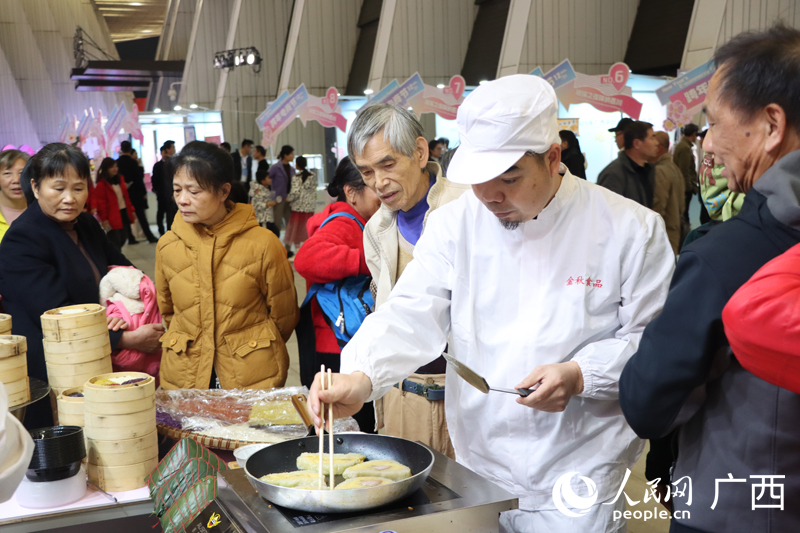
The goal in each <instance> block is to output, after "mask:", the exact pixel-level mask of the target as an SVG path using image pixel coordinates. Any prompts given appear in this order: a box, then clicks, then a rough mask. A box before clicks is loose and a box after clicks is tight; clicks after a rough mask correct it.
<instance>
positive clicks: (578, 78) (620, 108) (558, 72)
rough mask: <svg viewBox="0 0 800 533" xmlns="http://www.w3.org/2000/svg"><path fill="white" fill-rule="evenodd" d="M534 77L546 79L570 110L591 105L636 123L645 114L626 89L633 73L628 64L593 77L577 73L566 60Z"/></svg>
mask: <svg viewBox="0 0 800 533" xmlns="http://www.w3.org/2000/svg"><path fill="white" fill-rule="evenodd" d="M531 74H532V75H534V76H540V77H542V78H544V79H546V80H547V81H548V82H549V83H550V84H551V85H552V86H553V88H554V89H555V90H556V96H557V97H558V100H559V101H560V102H561V105H563V106H564V107H565V108H566V109H567V110H569V106H570V105H572V104H590V105H591V106H593V107H594V108H595V109H598V110H599V111H604V112H607V113H613V112H622V113H625V114H626V115H628V116H630V117H631V118H633V119H636V120H638V119H639V115H640V114H641V112H642V103H641V102H639V101H638V100H636V99H635V98H634V97H633V92H632V91H631V88H630V87H628V86H627V85H626V84H627V83H628V78H629V77H630V70H629V69H628V65H626V64H625V63H614V64H613V65H611V68H610V69H609V70H608V74H602V75H599V76H589V75H587V74H581V73H580V72H575V69H574V68H572V64H571V63H570V61H569V59H565V60H564V61H562V62H561V63H559V64H558V65H556V66H555V67H553V68H552V69H551V70H550V71H548V72H547V73H542V70H541V69H540V68H538V67H537V69H536V70H534V71H533V72H531Z"/></svg>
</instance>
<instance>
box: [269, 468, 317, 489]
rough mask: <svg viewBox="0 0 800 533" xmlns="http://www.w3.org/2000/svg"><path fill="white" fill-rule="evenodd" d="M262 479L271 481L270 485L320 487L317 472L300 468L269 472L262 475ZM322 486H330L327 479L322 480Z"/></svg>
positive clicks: (297, 487) (302, 487)
mask: <svg viewBox="0 0 800 533" xmlns="http://www.w3.org/2000/svg"><path fill="white" fill-rule="evenodd" d="M260 479H261V481H263V482H264V483H269V484H270V485H278V486H279V487H289V488H294V489H317V488H319V476H318V475H317V474H316V472H306V471H305V470H300V471H297V472H282V473H280V474H267V475H266V476H261V478H260ZM322 486H323V487H324V488H328V485H327V483H325V480H324V479H323V480H322Z"/></svg>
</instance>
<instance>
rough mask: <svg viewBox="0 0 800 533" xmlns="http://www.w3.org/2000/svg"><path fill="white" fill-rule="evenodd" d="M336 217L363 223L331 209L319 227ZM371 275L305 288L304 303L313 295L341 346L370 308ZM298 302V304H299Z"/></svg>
mask: <svg viewBox="0 0 800 533" xmlns="http://www.w3.org/2000/svg"><path fill="white" fill-rule="evenodd" d="M337 217H347V218H350V219H352V220H355V221H356V223H357V224H358V226H359V227H360V228H361V231H364V225H363V224H362V223H361V222H360V221H359V220H358V219H357V218H356V217H354V216H353V215H351V214H350V213H334V214H332V215H331V216H329V217H328V218H326V219H325V221H324V222H323V223H322V224H321V225H320V229H322V227H323V226H324V225H325V224H327V223H328V222H330V221H331V220H333V219H334V218H337ZM371 281H372V278H370V277H369V276H367V275H362V276H349V277H347V278H344V279H340V280H338V281H330V282H328V283H313V284H312V285H311V287H309V288H308V293H307V294H306V299H305V300H303V305H302V306H305V305H306V304H308V303H309V302H311V299H312V298H314V297H316V298H317V303H319V307H320V309H322V314H323V315H325V321H326V322H328V324H329V325H330V326H331V329H332V330H333V333H334V335H335V336H336V341H337V342H338V343H339V346H345V345H346V344H347V343H348V342H349V341H350V339H352V338H353V335H355V333H356V331H358V328H360V327H361V324H362V323H363V322H364V319H365V318H367V315H368V314H370V313H371V312H372V307H373V306H374V305H375V300H374V299H373V298H372V293H371V292H370V290H369V286H370V282H371ZM302 306H301V307H302Z"/></svg>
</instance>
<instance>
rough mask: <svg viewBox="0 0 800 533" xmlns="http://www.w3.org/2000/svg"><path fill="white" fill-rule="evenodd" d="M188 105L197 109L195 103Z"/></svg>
mask: <svg viewBox="0 0 800 533" xmlns="http://www.w3.org/2000/svg"><path fill="white" fill-rule="evenodd" d="M189 107H191V108H192V109H197V104H191V105H190V106H189Z"/></svg>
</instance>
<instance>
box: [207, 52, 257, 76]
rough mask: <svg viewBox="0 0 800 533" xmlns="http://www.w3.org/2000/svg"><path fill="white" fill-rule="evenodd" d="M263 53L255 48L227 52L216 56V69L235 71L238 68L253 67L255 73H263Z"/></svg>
mask: <svg viewBox="0 0 800 533" xmlns="http://www.w3.org/2000/svg"><path fill="white" fill-rule="evenodd" d="M262 61H263V59H262V58H261V53H260V52H259V51H258V50H257V49H256V47H255V46H249V47H247V48H236V49H233V50H225V51H223V52H217V53H216V54H214V68H226V69H234V68H236V67H245V66H248V67H253V70H254V71H255V72H261V62H262Z"/></svg>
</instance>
